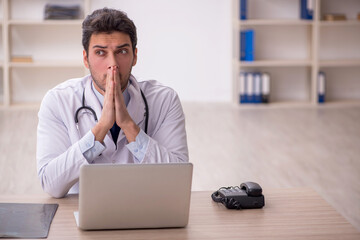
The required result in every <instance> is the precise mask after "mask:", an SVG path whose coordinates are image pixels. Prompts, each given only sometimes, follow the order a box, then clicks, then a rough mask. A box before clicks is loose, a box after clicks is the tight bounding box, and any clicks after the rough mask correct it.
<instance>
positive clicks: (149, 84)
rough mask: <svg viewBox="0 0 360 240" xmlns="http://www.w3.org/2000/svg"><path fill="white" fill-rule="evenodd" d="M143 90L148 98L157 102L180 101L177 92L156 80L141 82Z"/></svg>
mask: <svg viewBox="0 0 360 240" xmlns="http://www.w3.org/2000/svg"><path fill="white" fill-rule="evenodd" d="M139 85H140V88H141V90H142V91H143V92H144V94H145V96H146V98H149V99H154V100H157V101H174V100H179V99H178V98H179V97H178V94H177V92H176V91H175V90H174V89H172V88H171V87H168V86H165V85H164V84H162V83H160V82H159V81H156V80H147V81H143V82H139Z"/></svg>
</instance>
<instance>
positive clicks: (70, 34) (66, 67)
mask: <svg viewBox="0 0 360 240" xmlns="http://www.w3.org/2000/svg"><path fill="white" fill-rule="evenodd" d="M46 3H51V1H47V0H32V1H24V0H0V28H1V31H0V34H1V40H0V106H2V107H15V106H21V107H23V106H34V105H35V106H38V105H39V103H40V102H41V99H42V97H43V96H44V94H45V93H46V91H47V90H48V89H50V88H51V87H53V86H55V85H57V84H59V83H60V82H63V81H64V80H66V79H69V78H73V77H81V76H83V75H84V74H85V73H87V70H86V69H85V68H84V66H83V63H82V45H81V24H82V21H83V17H84V16H86V15H87V14H88V13H89V12H90V8H89V6H90V0H75V1H62V3H65V4H66V3H68V4H80V5H81V9H82V14H81V15H82V19H77V20H43V15H44V14H43V12H44V8H45V5H46ZM59 46H61V48H60V47H59ZM59 49H61V51H59ZM14 56H30V57H31V58H32V60H33V61H32V62H25V61H24V62H11V59H12V57H14Z"/></svg>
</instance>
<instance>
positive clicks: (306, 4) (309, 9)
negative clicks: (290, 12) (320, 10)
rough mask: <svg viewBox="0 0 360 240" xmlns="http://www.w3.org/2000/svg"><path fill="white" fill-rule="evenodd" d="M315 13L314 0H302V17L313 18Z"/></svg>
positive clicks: (305, 18)
mask: <svg viewBox="0 0 360 240" xmlns="http://www.w3.org/2000/svg"><path fill="white" fill-rule="evenodd" d="M313 15H314V0H300V18H301V19H304V20H312V19H313Z"/></svg>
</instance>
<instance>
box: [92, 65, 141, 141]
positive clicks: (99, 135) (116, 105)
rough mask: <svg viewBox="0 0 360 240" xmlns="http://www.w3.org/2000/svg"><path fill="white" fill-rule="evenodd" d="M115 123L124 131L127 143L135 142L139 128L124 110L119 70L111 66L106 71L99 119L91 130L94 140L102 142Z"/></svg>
mask: <svg viewBox="0 0 360 240" xmlns="http://www.w3.org/2000/svg"><path fill="white" fill-rule="evenodd" d="M115 122H116V124H117V125H118V126H119V127H120V128H121V129H122V130H123V131H124V134H125V136H126V138H127V140H128V142H132V141H135V138H136V136H137V134H138V133H139V131H140V128H139V127H138V126H137V125H136V124H135V122H134V121H133V120H132V118H131V117H130V115H129V112H128V111H127V109H126V105H125V101H124V96H123V94H122V89H121V82H120V76H119V68H118V67H117V66H111V67H109V68H108V70H107V77H106V86H105V94H104V104H103V110H102V114H101V118H100V120H99V122H98V123H97V124H96V125H95V127H94V128H93V129H92V130H93V133H94V135H95V140H97V141H100V142H103V140H104V138H105V135H106V133H107V132H108V131H109V129H110V128H111V127H112V126H113V125H114V123H115Z"/></svg>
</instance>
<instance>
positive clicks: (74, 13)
mask: <svg viewBox="0 0 360 240" xmlns="http://www.w3.org/2000/svg"><path fill="white" fill-rule="evenodd" d="M44 18H45V19H79V18H80V5H71V6H65V5H55V4H46V6H45V16H44Z"/></svg>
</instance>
